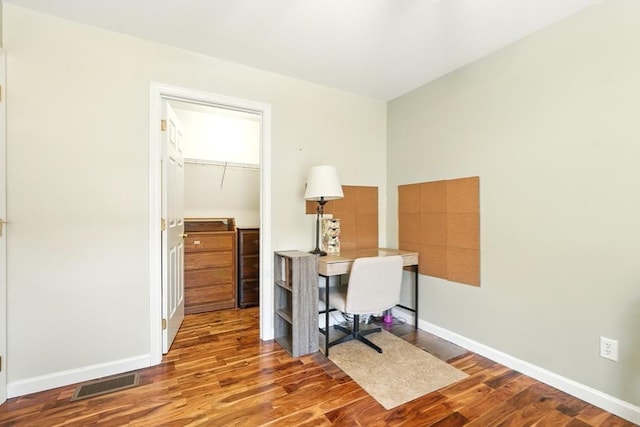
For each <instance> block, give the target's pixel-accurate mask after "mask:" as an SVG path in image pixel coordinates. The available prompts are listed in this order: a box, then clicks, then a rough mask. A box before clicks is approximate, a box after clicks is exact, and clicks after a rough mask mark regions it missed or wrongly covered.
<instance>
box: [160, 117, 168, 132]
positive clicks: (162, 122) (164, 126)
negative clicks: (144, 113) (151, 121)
mask: <svg viewBox="0 0 640 427" xmlns="http://www.w3.org/2000/svg"><path fill="white" fill-rule="evenodd" d="M160 130H161V131H162V132H164V131H166V130H167V121H166V120H165V119H162V120H160Z"/></svg>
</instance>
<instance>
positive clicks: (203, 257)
mask: <svg viewBox="0 0 640 427" xmlns="http://www.w3.org/2000/svg"><path fill="white" fill-rule="evenodd" d="M233 263H234V256H233V252H193V253H189V254H185V256H184V269H185V271H186V270H196V269H200V268H211V267H232V266H233Z"/></svg>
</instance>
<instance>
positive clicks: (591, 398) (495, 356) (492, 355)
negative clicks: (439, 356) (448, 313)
mask: <svg viewBox="0 0 640 427" xmlns="http://www.w3.org/2000/svg"><path fill="white" fill-rule="evenodd" d="M394 310H395V309H394ZM403 313H407V314H409V313H408V312H406V311H404V310H403ZM407 317H410V316H407ZM407 321H408V322H411V323H413V319H410V320H409V319H407ZM418 327H419V328H420V329H422V330H424V331H427V332H429V333H432V334H433V335H436V336H438V337H440V338H443V339H445V340H447V341H449V342H452V343H454V344H457V345H459V346H461V347H464V348H466V349H467V350H470V351H472V352H474V353H476V354H479V355H481V356H483V357H486V358H488V359H491V360H493V361H494V362H498V363H500V364H502V365H504V366H506V367H508V368H510V369H513V370H516V371H518V372H521V373H523V374H525V375H527V376H529V377H531V378H534V379H536V380H538V381H540V382H543V383H545V384H548V385H550V386H551V387H554V388H556V389H558V390H560V391H563V392H565V393H568V394H570V395H572V396H575V397H577V398H578V399H582V400H584V401H585V402H588V403H591V404H592V405H595V406H597V407H598V408H601V409H604V410H605V411H607V412H611V413H612V414H615V415H617V416H619V417H621V418H624V419H625V420H627V421H630V422H632V423H635V424H639V425H640V407H638V406H635V405H633V404H631V403H629V402H625V401H624V400H621V399H618V398H616V397H613V396H611V395H608V394H606V393H603V392H601V391H599V390H596V389H594V388H592V387H589V386H586V385H584V384H581V383H579V382H577V381H574V380H571V379H569V378H565V377H563V376H560V375H558V374H556V373H554V372H551V371H548V370H546V369H544V368H541V367H539V366H536V365H533V364H531V363H529V362H525V361H524V360H520V359H518V358H516V357H513V356H511V355H508V354H506V353H503V352H501V351H499V350H496V349H493V348H491V347H488V346H486V345H484V344H481V343H479V342H476V341H473V340H471V339H469V338H466V337H464V336H462V335H458V334H456V333H454V332H451V331H449V330H447V329H444V328H441V327H439V326H436V325H434V324H431V323H429V322H425V321H423V320H420V321H419V322H418Z"/></svg>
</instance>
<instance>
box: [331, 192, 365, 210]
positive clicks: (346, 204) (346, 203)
mask: <svg viewBox="0 0 640 427" xmlns="http://www.w3.org/2000/svg"><path fill="white" fill-rule="evenodd" d="M357 191H358V187H355V186H353V185H343V186H342V193H343V194H344V198H342V199H337V200H333V207H332V211H331V213H333V214H334V215H340V214H343V213H345V212H356V206H357V205H358V197H357Z"/></svg>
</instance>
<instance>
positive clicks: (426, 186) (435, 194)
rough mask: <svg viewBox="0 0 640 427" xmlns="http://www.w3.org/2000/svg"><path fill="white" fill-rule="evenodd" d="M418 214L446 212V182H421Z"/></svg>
mask: <svg viewBox="0 0 640 427" xmlns="http://www.w3.org/2000/svg"><path fill="white" fill-rule="evenodd" d="M420 212H421V213H446V212H447V185H446V181H433V182H423V183H421V184H420Z"/></svg>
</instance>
